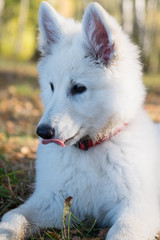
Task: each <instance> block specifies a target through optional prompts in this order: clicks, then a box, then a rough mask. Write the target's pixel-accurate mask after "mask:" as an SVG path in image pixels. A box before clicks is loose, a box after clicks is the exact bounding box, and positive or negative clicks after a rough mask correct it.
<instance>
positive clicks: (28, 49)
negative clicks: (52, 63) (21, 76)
mask: <svg viewBox="0 0 160 240" xmlns="http://www.w3.org/2000/svg"><path fill="white" fill-rule="evenodd" d="M40 2H41V1H40V0H35V1H33V0H0V55H1V58H5V59H12V60H14V61H15V60H22V61H24V60H27V61H30V60H32V61H33V60H34V59H36V58H37V33H38V24H37V18H38V8H39V4H40ZM48 2H50V3H51V4H52V6H54V7H55V8H56V9H57V11H58V12H60V13H61V14H62V15H63V16H65V17H74V18H75V19H78V20H80V19H81V18H82V15H83V12H84V9H85V8H86V6H87V5H88V4H89V3H90V2H92V1H89V0H50V1H48ZM97 2H99V3H100V4H101V5H102V6H103V7H104V8H105V9H106V10H107V11H108V12H109V13H110V14H112V15H113V16H115V17H116V18H117V20H118V21H119V22H120V23H121V25H122V27H123V29H124V30H125V31H126V32H127V33H128V34H129V35H130V36H131V37H132V38H133V40H134V41H135V42H136V43H137V44H139V46H140V48H141V50H142V57H143V63H144V68H145V71H149V72H154V73H157V72H159V71H160V1H159V0H99V1H97ZM1 60H2V59H1Z"/></svg>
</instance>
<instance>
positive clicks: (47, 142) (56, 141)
mask: <svg viewBox="0 0 160 240" xmlns="http://www.w3.org/2000/svg"><path fill="white" fill-rule="evenodd" d="M49 143H57V144H59V145H61V146H62V147H65V144H64V142H63V141H61V140H59V139H52V138H51V139H43V140H42V144H49Z"/></svg>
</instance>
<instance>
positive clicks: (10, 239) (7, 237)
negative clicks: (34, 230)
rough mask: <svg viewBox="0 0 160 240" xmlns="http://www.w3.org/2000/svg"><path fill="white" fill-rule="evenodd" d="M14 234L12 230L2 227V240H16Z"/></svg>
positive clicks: (0, 239) (0, 235) (0, 238)
mask: <svg viewBox="0 0 160 240" xmlns="http://www.w3.org/2000/svg"><path fill="white" fill-rule="evenodd" d="M15 239H16V237H14V233H13V231H12V230H11V229H6V228H4V227H1V226H0V240H15Z"/></svg>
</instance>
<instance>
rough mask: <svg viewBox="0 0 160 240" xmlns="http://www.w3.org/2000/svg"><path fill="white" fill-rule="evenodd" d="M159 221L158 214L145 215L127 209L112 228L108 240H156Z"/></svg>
mask: <svg viewBox="0 0 160 240" xmlns="http://www.w3.org/2000/svg"><path fill="white" fill-rule="evenodd" d="M154 216H155V218H154ZM158 221H159V220H158V219H157V214H156V215H154V213H150V214H149V215H148V214H146V215H145V214H144V215H143V214H142V212H137V211H136V210H135V209H134V208H133V209H127V210H126V211H124V213H123V214H122V215H121V216H120V217H119V218H118V219H117V220H116V221H115V224H114V225H113V226H112V227H111V228H110V230H109V232H108V234H107V237H106V240H154V239H155V236H156V234H157V233H158V230H159V229H158V225H159V223H158ZM159 227H160V226H159Z"/></svg>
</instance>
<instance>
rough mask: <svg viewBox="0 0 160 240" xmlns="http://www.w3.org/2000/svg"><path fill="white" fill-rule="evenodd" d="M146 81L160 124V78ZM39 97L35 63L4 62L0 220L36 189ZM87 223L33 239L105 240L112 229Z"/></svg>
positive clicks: (0, 69)
mask: <svg viewBox="0 0 160 240" xmlns="http://www.w3.org/2000/svg"><path fill="white" fill-rule="evenodd" d="M144 82H145V84H146V90H147V93H148V94H147V98H146V102H145V105H144V108H145V109H146V111H147V112H148V113H149V115H150V117H151V118H152V119H153V121H155V122H160V77H159V76H158V75H146V76H145V77H144ZM39 95H40V90H39V85H38V74H37V70H36V64H35V63H13V62H8V61H7V62H6V61H4V62H1V61H0V217H1V216H2V215H3V214H4V213H5V212H6V211H8V210H9V209H11V208H14V207H16V206H18V205H19V204H21V203H23V202H24V201H25V199H26V198H27V196H28V195H29V194H30V193H31V192H32V191H33V189H34V185H33V182H34V161H35V159H36V149H37V145H38V138H37V136H36V133H35V132H36V127H37V123H38V122H39V119H40V118H41V115H42V112H43V107H42V105H41V102H40V97H39ZM72 217H73V218H75V216H72ZM77 222H78V220H77V219H76V223H75V224H77ZM87 224H88V223H87ZM87 224H86V223H85V227H84V225H83V224H82V223H78V224H77V225H75V226H76V227H75V229H74V230H70V233H68V231H69V229H65V226H64V225H63V229H62V230H63V231H61V232H57V231H56V232H55V230H51V231H47V232H45V233H43V234H41V236H39V237H38V238H33V237H32V238H31V239H60V238H66V236H64V235H65V234H64V233H65V231H67V234H68V235H67V239H68V238H70V239H73V240H80V239H86V238H87V239H95V238H96V239H97V240H99V239H104V236H105V234H106V232H107V230H108V229H97V228H96V227H95V226H94V225H95V222H94V220H93V219H92V220H91V221H90V223H89V226H88V225H87ZM86 225H87V226H86ZM157 239H158V238H157Z"/></svg>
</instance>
